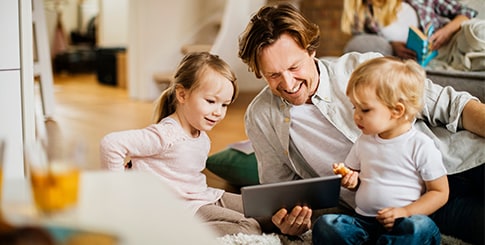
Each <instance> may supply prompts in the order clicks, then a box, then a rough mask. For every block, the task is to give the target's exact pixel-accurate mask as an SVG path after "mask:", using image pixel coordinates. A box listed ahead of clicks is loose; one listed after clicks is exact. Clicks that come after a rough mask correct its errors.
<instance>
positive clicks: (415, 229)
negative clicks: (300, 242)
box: [312, 214, 441, 245]
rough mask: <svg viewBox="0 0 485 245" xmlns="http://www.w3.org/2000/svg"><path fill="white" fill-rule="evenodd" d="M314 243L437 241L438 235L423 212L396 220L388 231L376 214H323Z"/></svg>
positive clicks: (426, 242)
mask: <svg viewBox="0 0 485 245" xmlns="http://www.w3.org/2000/svg"><path fill="white" fill-rule="evenodd" d="M312 240H313V244H315V245H319V244H352V245H354V244H406V245H412V244H420V245H421V244H422V245H427V244H438V245H439V244H440V243H441V234H440V231H439V229H438V227H437V226H436V224H435V223H434V222H433V220H431V219H430V218H429V217H428V216H426V215H413V216H410V217H407V218H399V219H396V221H395V223H394V227H393V228H392V230H391V231H387V230H386V229H385V228H384V226H383V225H382V224H381V223H379V222H378V221H377V219H376V218H375V217H365V216H362V215H358V214H357V215H355V216H349V215H345V214H326V215H322V216H320V218H318V220H317V221H316V222H315V224H314V226H313V231H312Z"/></svg>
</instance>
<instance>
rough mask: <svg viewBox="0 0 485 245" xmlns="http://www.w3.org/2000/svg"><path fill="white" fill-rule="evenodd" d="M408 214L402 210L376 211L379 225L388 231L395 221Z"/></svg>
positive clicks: (386, 209) (385, 209) (387, 209)
mask: <svg viewBox="0 0 485 245" xmlns="http://www.w3.org/2000/svg"><path fill="white" fill-rule="evenodd" d="M408 216H409V215H408V213H407V211H406V209H404V208H384V209H381V210H379V211H377V217H376V219H377V221H379V223H381V224H382V225H383V226H384V228H385V229H386V230H388V231H390V230H392V227H394V222H395V221H396V219H398V218H401V217H408Z"/></svg>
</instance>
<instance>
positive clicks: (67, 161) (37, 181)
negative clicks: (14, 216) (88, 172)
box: [26, 142, 80, 214]
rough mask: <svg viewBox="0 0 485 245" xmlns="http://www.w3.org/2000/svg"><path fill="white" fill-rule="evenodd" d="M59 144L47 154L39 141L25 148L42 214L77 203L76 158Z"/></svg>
mask: <svg viewBox="0 0 485 245" xmlns="http://www.w3.org/2000/svg"><path fill="white" fill-rule="evenodd" d="M64 147H65V146H63V147H59V148H58V149H57V153H56V154H47V151H46V150H45V147H43V145H42V144H41V143H40V142H37V143H35V144H33V145H32V146H30V147H28V148H26V161H27V163H28V166H29V173H30V182H31V189H32V196H33V199H34V203H35V206H36V208H37V210H38V211H39V212H40V213H41V214H53V213H56V212H59V211H64V210H67V209H70V208H73V207H75V206H76V204H77V199H78V193H79V175H80V170H79V168H78V165H77V164H76V163H75V159H74V158H73V157H72V155H71V154H70V153H69V152H68V151H65V150H63V149H64Z"/></svg>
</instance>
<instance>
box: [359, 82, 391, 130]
mask: <svg viewBox="0 0 485 245" xmlns="http://www.w3.org/2000/svg"><path fill="white" fill-rule="evenodd" d="M355 96H356V97H357V99H358V100H359V103H357V102H356V101H355V99H354V98H350V101H351V102H352V105H354V122H355V124H356V125H357V127H358V128H359V129H360V130H362V133H363V134H378V135H379V136H380V137H381V138H389V137H390V136H391V134H392V129H394V128H395V127H396V120H394V119H395V117H394V116H393V113H392V110H391V109H389V108H388V107H387V106H385V105H384V104H383V103H382V102H381V101H379V99H378V98H377V96H376V93H375V90H374V88H361V89H358V90H357V91H356V94H355Z"/></svg>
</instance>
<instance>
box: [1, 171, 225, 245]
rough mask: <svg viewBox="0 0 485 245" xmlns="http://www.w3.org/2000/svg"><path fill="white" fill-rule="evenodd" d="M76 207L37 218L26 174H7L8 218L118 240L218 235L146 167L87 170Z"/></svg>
mask: <svg viewBox="0 0 485 245" xmlns="http://www.w3.org/2000/svg"><path fill="white" fill-rule="evenodd" d="M80 188H81V189H80V193H79V194H80V196H79V203H78V205H77V208H75V209H74V210H72V211H71V212H68V213H64V214H59V215H56V216H53V217H49V218H39V216H38V215H36V212H35V208H34V206H33V203H32V197H31V192H30V186H29V183H28V182H27V180H24V179H15V180H12V179H10V180H5V183H4V195H3V200H2V203H3V207H2V208H3V213H4V215H5V217H6V219H8V220H9V221H10V222H12V223H13V224H17V225H23V224H32V223H34V224H36V223H40V224H52V225H62V226H68V227H75V228H82V229H90V230H98V231H104V232H109V233H113V234H115V235H117V236H119V237H120V244H129V245H131V244H135V245H136V244H216V243H217V241H216V239H215V235H214V234H213V233H212V232H211V231H210V230H209V229H208V228H207V227H205V226H203V225H202V223H201V222H200V221H199V220H198V219H196V218H195V217H193V216H192V215H190V214H189V213H187V212H186V211H185V209H183V208H182V205H181V201H180V200H177V199H176V198H175V197H174V196H173V194H172V193H171V191H170V190H169V189H168V188H167V187H166V186H164V185H163V184H161V183H160V181H159V180H158V179H156V177H154V176H152V175H150V174H148V173H142V172H135V171H131V172H124V173H115V172H105V171H99V172H83V173H82V175H81V186H80Z"/></svg>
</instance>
